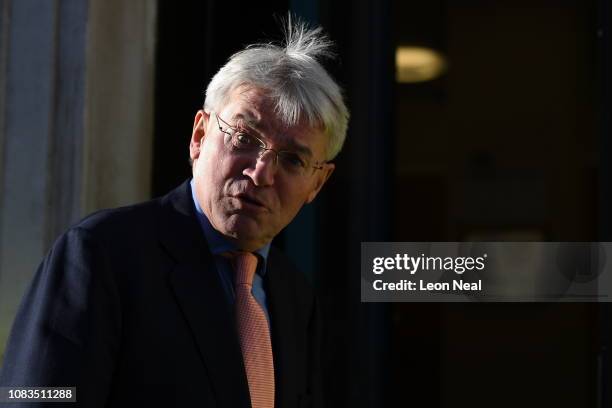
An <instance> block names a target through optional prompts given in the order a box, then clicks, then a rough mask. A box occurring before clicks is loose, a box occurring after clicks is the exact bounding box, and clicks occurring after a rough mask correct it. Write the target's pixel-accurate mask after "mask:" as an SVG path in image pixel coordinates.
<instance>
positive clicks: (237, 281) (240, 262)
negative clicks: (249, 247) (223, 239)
mask: <svg viewBox="0 0 612 408" xmlns="http://www.w3.org/2000/svg"><path fill="white" fill-rule="evenodd" d="M229 259H230V262H231V263H232V268H233V269H234V273H235V274H236V275H235V277H234V285H241V284H242V285H244V284H246V285H250V286H252V285H253V277H254V276H255V270H256V269H257V256H256V255H255V254H253V253H251V252H233V253H231V254H230V255H229Z"/></svg>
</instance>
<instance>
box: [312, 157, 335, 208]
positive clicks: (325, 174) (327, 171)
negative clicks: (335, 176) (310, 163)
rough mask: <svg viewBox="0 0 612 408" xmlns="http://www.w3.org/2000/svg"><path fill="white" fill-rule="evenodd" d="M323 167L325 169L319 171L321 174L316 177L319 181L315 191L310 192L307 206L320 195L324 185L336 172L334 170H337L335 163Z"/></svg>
mask: <svg viewBox="0 0 612 408" xmlns="http://www.w3.org/2000/svg"><path fill="white" fill-rule="evenodd" d="M323 166H324V167H323V168H322V169H321V170H319V171H318V173H319V174H317V175H316V176H317V180H316V181H315V185H314V188H313V190H312V191H311V192H310V194H309V195H308V198H307V199H306V204H310V203H312V202H313V201H314V199H315V197H316V196H317V194H319V191H321V189H322V188H323V185H324V184H325V182H326V181H327V180H328V179H329V177H330V176H331V175H332V173H333V172H334V169H335V168H336V166H335V165H334V163H325V164H324V165H323Z"/></svg>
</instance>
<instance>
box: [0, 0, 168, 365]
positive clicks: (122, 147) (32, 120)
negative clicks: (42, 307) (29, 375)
mask: <svg viewBox="0 0 612 408" xmlns="http://www.w3.org/2000/svg"><path fill="white" fill-rule="evenodd" d="M0 6H3V8H4V10H9V11H8V13H7V16H8V18H7V19H5V20H3V22H8V24H5V23H3V24H2V25H1V26H0V30H2V31H3V32H2V41H0V57H1V56H6V59H0V69H2V71H0V75H1V77H0V110H1V112H0V153H2V154H1V155H0V356H1V355H2V351H3V350H4V345H5V343H6V339H7V336H8V333H9V330H10V325H11V324H12V320H13V318H14V315H15V313H16V311H17V307H18V303H19V301H20V299H21V297H22V296H23V293H24V291H25V289H26V287H27V285H28V284H29V282H30V280H31V278H32V276H33V274H34V272H35V270H36V268H37V266H38V264H39V263H40V261H41V259H42V257H43V256H44V254H45V252H46V251H47V250H48V249H49V246H50V245H51V243H52V242H53V241H54V240H55V238H56V237H57V235H58V234H59V233H61V231H64V230H65V229H66V228H67V227H68V226H69V225H70V224H72V223H73V222H75V221H76V220H78V219H79V218H81V217H82V216H84V215H86V214H88V213H90V212H92V211H94V210H96V209H100V208H105V207H114V206H119V205H125V204H129V203H133V202H137V201H141V200H144V199H147V198H148V197H149V195H150V185H151V163H152V145H153V129H152V125H153V87H154V82H153V81H154V51H155V50H154V45H155V17H156V10H157V1H156V0H130V1H123V0H89V1H87V0H63V1H55V2H51V1H49V2H43V3H40V2H37V1H36V0H19V1H16V0H0ZM9 6H10V7H9ZM0 8H2V7H0ZM58 32H59V35H57V34H56V33H58ZM5 34H6V35H5ZM3 62H6V64H4V63H3ZM4 65H6V67H8V68H10V69H7V70H5V69H3V68H4ZM2 85H5V86H2ZM3 158H4V160H3ZM1 358H2V357H0V361H1Z"/></svg>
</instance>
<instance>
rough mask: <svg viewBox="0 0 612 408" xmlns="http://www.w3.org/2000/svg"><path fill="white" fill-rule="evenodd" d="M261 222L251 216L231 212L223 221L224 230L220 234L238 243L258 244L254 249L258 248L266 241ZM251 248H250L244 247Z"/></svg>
mask: <svg viewBox="0 0 612 408" xmlns="http://www.w3.org/2000/svg"><path fill="white" fill-rule="evenodd" d="M262 225H264V224H262V223H260V222H258V220H257V219H254V218H252V217H249V216H246V215H241V214H233V215H231V216H230V217H229V218H228V219H227V220H226V222H225V225H224V231H220V232H221V233H222V234H224V235H227V236H228V237H231V238H233V239H234V240H236V241H237V243H238V244H247V243H248V244H247V246H252V245H259V244H261V245H259V246H258V247H256V248H254V249H258V248H259V247H260V246H263V245H265V244H266V243H267V240H268V239H267V234H265V230H264V228H262ZM245 249H249V250H250V249H251V248H245Z"/></svg>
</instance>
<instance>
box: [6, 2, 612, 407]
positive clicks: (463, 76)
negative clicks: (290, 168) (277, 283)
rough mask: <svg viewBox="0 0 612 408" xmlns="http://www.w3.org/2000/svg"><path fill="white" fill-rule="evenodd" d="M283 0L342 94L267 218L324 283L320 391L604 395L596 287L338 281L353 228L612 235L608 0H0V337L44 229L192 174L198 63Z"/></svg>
mask: <svg viewBox="0 0 612 408" xmlns="http://www.w3.org/2000/svg"><path fill="white" fill-rule="evenodd" d="M287 10H292V11H293V12H295V13H296V14H298V15H299V16H301V17H302V18H304V19H305V20H307V21H310V22H313V23H316V24H321V25H322V26H323V27H324V29H325V30H326V31H327V32H328V33H329V35H330V37H331V38H332V39H333V40H334V41H335V42H336V43H337V45H338V47H337V52H338V55H339V63H338V62H332V63H327V64H326V67H327V68H328V69H329V70H330V72H331V73H332V74H333V76H334V77H335V78H336V79H337V80H338V81H339V82H340V84H341V85H342V86H343V87H344V89H345V90H346V96H347V100H348V105H349V109H350V110H351V114H352V117H351V122H350V125H349V135H348V139H347V144H346V146H345V149H344V151H343V152H342V153H341V154H340V156H339V157H338V158H337V160H336V167H337V170H336V172H335V173H334V176H333V177H332V179H331V180H330V182H329V184H328V185H327V186H326V187H325V189H324V191H323V192H322V194H321V195H320V196H319V198H318V199H317V201H316V202H315V203H314V204H312V205H310V206H307V207H306V208H304V210H303V211H302V212H301V213H300V215H299V216H298V218H297V219H296V220H295V221H294V222H293V223H292V225H291V226H290V227H288V228H287V229H286V230H285V231H284V232H283V233H282V234H281V235H280V236H279V237H277V239H276V240H275V244H276V245H278V246H280V247H282V248H283V249H284V250H285V251H286V252H287V253H288V254H289V255H290V256H291V257H292V258H293V259H294V260H295V261H296V263H297V264H298V265H299V266H300V268H301V269H302V270H303V271H304V273H305V274H307V275H308V276H309V277H310V279H311V280H312V282H313V284H314V285H315V286H316V288H317V290H318V292H319V293H320V296H321V299H322V301H323V306H324V315H325V325H326V333H327V337H326V339H327V340H326V341H327V343H326V347H325V351H326V356H325V357H326V358H325V362H326V369H325V375H326V377H325V378H324V380H325V384H326V385H327V388H328V393H329V395H330V399H331V401H332V403H331V406H334V407H387V406H388V407H399V406H432V407H437V406H439V407H451V406H467V405H470V406H473V407H489V406H492V405H493V406H513V407H514V406H527V407H540V406H542V407H544V406H556V407H607V406H609V403H610V402H609V367H610V362H609V354H608V351H607V350H609V345H610V339H609V326H610V314H609V308H608V307H607V306H604V305H597V304H533V305H530V304H520V305H519V304H410V303H405V304H386V305H382V304H380V305H377V304H361V303H360V299H359V259H360V257H359V251H360V243H361V242H362V241H461V240H474V241H477V240H491V241H493V240H494V241H523V240H525V241H529V240H534V241H597V240H601V241H606V240H607V241H611V240H612V236H611V235H612V234H611V233H612V219H611V217H610V214H609V213H610V211H609V208H612V205H611V204H612V203H611V197H610V189H611V187H612V184H611V179H610V176H611V171H610V154H611V150H610V142H609V137H610V126H609V123H610V122H609V112H610V76H609V71H610V62H609V56H610V51H612V50H611V49H610V34H609V29H610V20H609V19H610V9H609V5H608V4H607V2H606V1H605V0H590V1H579V0H561V1H558V0H531V1H526V0H519V1H516V0H514V1H510V0H501V1H495V2H490V1H484V0H466V1H451V0H433V1H427V2H425V1H420V2H417V1H400V0H384V1H378V0H357V1H348V0H339V1H334V2H324V1H310V0H292V1H288V0H285V1H280V0H278V1H277V0H273V1H267V2H246V1H234V2H223V1H218V0H209V1H181V2H176V1H174V2H173V1H169V0H134V1H130V2H122V1H120V0H105V1H103V0H54V1H41V0H38V1H37V0H0V12H1V13H2V14H1V16H0V17H1V18H0V35H1V38H0V350H2V349H3V345H4V343H5V341H6V336H7V334H8V330H9V327H10V323H11V321H12V318H13V316H14V313H15V311H16V308H17V305H18V302H19V299H20V298H21V295H22V294H23V291H24V290H25V287H26V285H27V283H28V282H29V279H30V278H31V276H32V274H33V272H34V270H35V268H36V266H37V264H38V262H39V261H40V259H41V258H42V256H43V255H44V253H45V252H46V251H47V249H48V248H49V246H50V245H51V243H52V242H53V240H54V239H55V238H56V237H57V235H58V234H60V233H61V231H63V230H64V229H65V228H66V227H67V226H68V225H70V224H71V223H73V222H75V221H76V220H78V219H79V218H81V217H82V216H83V215H85V214H87V213H89V212H91V211H93V210H96V209H98V208H104V207H110V206H118V205H123V204H128V203H132V202H137V201H140V200H144V199H147V198H149V197H153V196H158V195H161V194H165V193H166V192H167V191H168V190H170V189H171V188H173V187H175V186H176V185H178V184H179V183H180V182H181V181H183V180H184V179H186V178H187V177H189V175H190V167H189V164H188V143H189V138H190V136H191V129H192V125H193V117H194V115H195V112H196V111H197V109H199V108H200V107H201V105H202V103H203V98H204V94H203V91H204V89H205V86H206V84H207V83H208V81H209V80H210V78H211V77H212V75H213V74H214V73H215V72H216V71H217V69H218V68H219V67H220V66H221V65H222V64H223V63H224V62H225V61H226V60H227V58H228V57H229V56H230V55H231V54H232V53H233V52H235V51H237V50H238V49H240V48H241V47H243V46H244V45H246V44H249V43H252V42H256V41H261V40H264V39H269V38H273V39H274V38H275V39H280V37H281V36H280V32H279V30H278V24H277V23H276V21H275V19H274V18H273V15H274V14H276V15H278V16H283V15H285V14H286V12H287ZM410 47H413V48H410ZM414 47H420V49H426V50H429V51H433V52H435V55H437V56H438V57H439V58H441V61H442V62H443V66H442V68H440V70H438V71H437V72H435V73H434V74H432V75H431V76H430V77H427V78H424V77H422V76H419V75H420V74H419V72H421V71H422V70H427V68H426V67H424V66H423V64H425V63H424V62H422V60H419V59H418V58H417V57H414V56H413V57H411V58H412V59H410V58H409V59H408V61H407V62H406V64H408V65H398V64H396V53H398V52H399V51H400V50H410V49H414ZM410 64H412V65H410ZM419 64H421V65H419Z"/></svg>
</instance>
